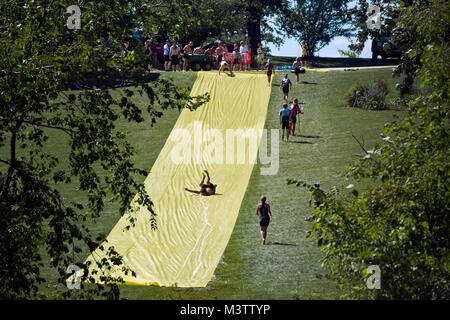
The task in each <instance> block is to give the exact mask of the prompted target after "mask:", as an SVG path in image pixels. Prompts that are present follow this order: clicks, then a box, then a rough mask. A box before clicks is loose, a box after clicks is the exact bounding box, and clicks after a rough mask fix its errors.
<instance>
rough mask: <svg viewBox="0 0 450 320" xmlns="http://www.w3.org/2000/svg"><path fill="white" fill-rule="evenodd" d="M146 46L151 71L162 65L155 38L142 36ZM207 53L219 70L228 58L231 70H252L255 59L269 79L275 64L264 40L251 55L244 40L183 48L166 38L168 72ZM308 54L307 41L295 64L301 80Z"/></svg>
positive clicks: (180, 67)
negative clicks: (267, 51) (269, 55)
mask: <svg viewBox="0 0 450 320" xmlns="http://www.w3.org/2000/svg"><path fill="white" fill-rule="evenodd" d="M141 42H143V43H144V46H145V55H146V56H148V57H149V59H147V61H148V65H147V70H148V71H152V67H153V66H155V65H159V64H160V63H159V60H160V56H158V53H157V52H154V51H153V50H152V41H151V40H150V38H146V39H143V38H142V39H141ZM127 45H129V43H127V42H125V43H124V47H125V49H127V47H128V46H127ZM196 54H204V55H208V56H209V58H210V61H211V62H212V63H213V66H215V68H216V70H219V69H220V68H221V67H222V66H223V63H222V62H223V61H226V63H227V67H228V68H229V69H230V70H231V71H250V66H251V64H252V59H254V60H255V64H256V71H267V72H268V76H269V82H270V75H271V73H272V71H273V65H272V64H271V62H270V59H268V60H267V61H266V59H265V53H264V48H263V46H262V44H261V43H258V46H257V49H256V54H252V52H251V48H250V46H249V45H248V44H247V43H246V42H245V41H240V42H239V43H234V44H228V45H226V44H225V43H224V42H222V41H220V42H215V43H212V44H210V45H208V46H206V47H194V43H193V41H190V42H189V43H188V44H187V45H185V46H184V47H182V46H181V45H179V44H178V43H177V42H176V41H175V40H169V39H166V41H165V43H164V45H163V56H164V57H163V60H164V70H165V71H173V72H176V71H187V70H189V68H190V60H191V58H192V56H193V55H196ZM308 56H309V48H308V46H307V44H306V42H305V41H303V42H302V56H301V57H299V58H297V59H296V60H295V61H294V63H293V64H292V67H293V70H294V73H295V75H296V79H297V82H298V74H299V73H300V72H299V70H300V68H302V67H307V61H308Z"/></svg>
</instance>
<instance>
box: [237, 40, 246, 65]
mask: <svg viewBox="0 0 450 320" xmlns="http://www.w3.org/2000/svg"><path fill="white" fill-rule="evenodd" d="M247 52H248V48H247V46H246V45H245V42H244V41H241V46H240V47H239V55H240V56H241V59H240V60H239V71H241V70H242V69H244V71H245V70H246V69H247V63H246V61H245V54H247ZM242 66H244V68H242Z"/></svg>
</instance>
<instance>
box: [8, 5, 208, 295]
mask: <svg viewBox="0 0 450 320" xmlns="http://www.w3.org/2000/svg"><path fill="white" fill-rule="evenodd" d="M174 3H175V2H174ZM149 4H151V1H138V0H136V1H132V2H129V1H121V0H120V1H107V2H80V4H79V6H80V9H81V12H82V15H81V26H80V29H75V30H69V29H68V27H67V24H66V23H67V19H68V14H65V12H66V10H67V7H69V5H72V2H71V1H64V0H56V1H51V2H48V1H43V2H37V1H9V2H2V3H0V20H1V23H0V43H1V44H0V73H1V74H2V76H1V77H0V92H1V94H0V105H1V106H2V107H1V108H0V165H1V166H0V212H1V214H0V241H1V243H2V246H1V248H0V283H1V286H0V297H1V298H3V299H5V298H6V299H17V298H21V299H23V298H33V297H36V296H37V295H38V293H39V287H38V286H39V284H42V283H45V282H46V280H47V279H46V278H45V277H44V276H43V275H42V273H41V268H42V265H43V262H42V260H43V259H44V257H45V256H48V257H49V258H50V263H51V265H52V266H53V267H54V268H55V269H56V270H57V271H58V273H59V279H58V281H59V282H60V283H61V284H64V285H65V284H66V279H67V274H66V270H67V267H68V266H69V265H71V264H76V263H77V261H74V258H73V254H75V253H79V252H81V250H82V249H81V248H82V247H83V246H85V247H87V248H88V249H89V250H94V249H96V248H97V246H98V245H99V244H100V243H102V242H103V241H104V240H105V239H104V236H99V237H95V236H94V235H93V233H92V232H91V231H90V230H89V229H88V227H87V225H86V221H87V220H95V219H96V218H98V217H99V216H100V215H101V214H102V211H103V209H104V207H105V204H106V202H107V201H109V200H107V199H111V201H114V202H117V203H119V205H120V210H119V211H120V214H124V213H125V212H129V213H130V219H129V222H130V227H132V226H133V225H134V223H135V220H134V218H133V214H132V209H131V202H132V199H133V198H134V197H135V195H136V194H137V198H136V201H137V203H139V204H140V205H142V206H146V207H147V208H148V209H149V211H150V212H151V215H150V216H149V217H148V219H149V221H150V222H151V223H152V227H153V228H156V227H157V226H156V223H155V214H156V213H155V212H154V211H153V207H152V202H151V199H149V197H148V195H147V193H146V192H145V190H144V187H143V184H141V183H139V182H138V181H137V179H138V177H139V176H140V175H146V174H147V172H145V171H144V170H141V169H139V168H136V167H135V165H134V163H133V155H134V153H135V150H134V148H133V147H132V146H131V145H130V143H129V142H128V141H127V137H126V133H125V132H121V131H119V130H117V129H116V123H117V121H118V120H119V119H126V120H127V121H129V122H130V125H132V124H133V123H139V122H143V121H144V120H145V118H144V113H143V110H141V108H140V107H138V106H137V105H136V104H135V103H134V102H133V97H134V96H135V95H141V96H146V97H147V98H148V105H147V106H146V112H147V113H148V116H147V117H149V118H150V121H151V124H152V123H154V122H155V121H156V120H157V119H158V117H160V116H161V115H162V113H163V111H164V110H165V109H167V108H183V107H184V106H185V104H186V105H187V107H188V108H191V109H193V108H196V107H197V106H199V105H200V104H201V103H203V102H204V101H205V99H207V96H201V97H190V96H189V95H188V91H187V90H188V89H187V88H178V87H176V86H175V85H174V84H173V83H172V82H171V81H170V80H164V79H160V80H157V81H154V82H152V83H146V82H145V81H144V80H143V77H142V75H143V71H142V70H143V67H144V68H145V67H146V65H145V64H144V61H145V56H143V55H142V53H141V52H142V50H139V49H142V48H140V47H137V44H135V43H134V44H133V43H132V41H133V38H132V37H131V32H132V30H133V28H134V27H135V26H136V25H139V24H140V23H142V19H144V18H145V17H148V16H151V15H152V14H153V10H154V9H153V7H152V6H151V5H149ZM102 36H104V37H105V38H106V39H107V42H105V40H104V38H102ZM123 41H128V42H130V46H129V47H128V48H127V49H126V50H125V49H124V47H123ZM92 73H95V74H97V75H98V76H97V82H98V83H97V87H96V88H93V90H86V91H79V92H74V91H72V90H70V87H69V85H68V83H69V82H78V83H83V81H85V76H86V75H87V74H92ZM114 79H119V80H120V81H119V82H120V83H121V84H123V83H126V84H127V85H128V86H130V87H129V88H125V89H123V90H122V91H120V93H119V96H117V92H115V93H113V92H112V90H111V89H110V87H111V86H114V85H117V84H118V81H115V80H114ZM50 131H56V132H59V133H60V135H65V136H66V137H67V138H68V141H69V143H68V146H67V147H68V150H67V158H61V157H59V156H57V155H56V154H53V153H51V152H49V149H48V148H47V142H48V137H49V132H50ZM61 162H66V163H67V166H66V167H65V166H61ZM63 184H71V185H73V186H74V189H75V188H76V189H77V190H79V191H81V192H83V194H84V195H85V201H84V202H83V203H81V202H80V203H79V202H69V201H66V200H65V199H63V197H62V195H61V192H60V187H61V186H62V185H63ZM104 250H105V251H106V252H107V256H108V259H105V260H103V261H100V262H99V265H98V266H99V267H100V268H108V266H110V265H123V261H122V258H121V256H120V255H119V254H118V253H117V252H116V251H115V250H114V248H113V247H105V248H104ZM78 265H79V266H80V267H81V268H83V267H84V266H83V265H82V264H78ZM123 268H124V270H126V271H127V272H129V273H131V274H133V270H130V269H128V268H127V267H126V266H125V265H123ZM85 269H86V268H85ZM82 280H84V281H87V280H90V277H89V275H88V274H84V275H83V277H82ZM102 280H104V282H105V283H108V282H111V281H117V282H120V281H121V279H120V278H119V279H111V278H108V277H103V279H102ZM79 293H80V294H81V295H87V296H89V295H91V294H96V295H98V294H102V295H104V296H106V297H108V298H117V297H118V295H119V291H118V288H117V285H114V284H109V285H108V286H106V287H105V286H101V285H97V286H90V287H89V289H86V290H82V291H80V292H79ZM71 294H72V293H71V292H70V291H65V292H63V295H62V297H69V296H70V295H71Z"/></svg>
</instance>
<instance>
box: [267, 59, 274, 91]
mask: <svg viewBox="0 0 450 320" xmlns="http://www.w3.org/2000/svg"><path fill="white" fill-rule="evenodd" d="M266 68H267V69H266V70H267V81H269V86H270V79H271V78H272V73H273V72H274V70H273V64H272V61H270V59H267V65H266Z"/></svg>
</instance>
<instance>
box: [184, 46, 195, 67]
mask: <svg viewBox="0 0 450 320" xmlns="http://www.w3.org/2000/svg"><path fill="white" fill-rule="evenodd" d="M193 53H194V43H193V42H192V41H191V42H189V43H188V44H187V45H185V46H184V48H183V71H184V72H186V71H187V68H188V64H189V59H190V58H191V56H192V54H193Z"/></svg>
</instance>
